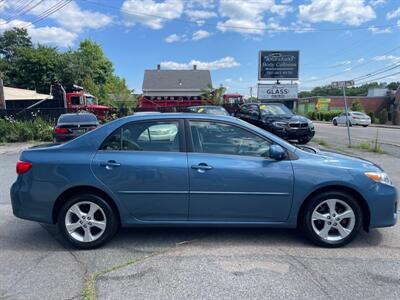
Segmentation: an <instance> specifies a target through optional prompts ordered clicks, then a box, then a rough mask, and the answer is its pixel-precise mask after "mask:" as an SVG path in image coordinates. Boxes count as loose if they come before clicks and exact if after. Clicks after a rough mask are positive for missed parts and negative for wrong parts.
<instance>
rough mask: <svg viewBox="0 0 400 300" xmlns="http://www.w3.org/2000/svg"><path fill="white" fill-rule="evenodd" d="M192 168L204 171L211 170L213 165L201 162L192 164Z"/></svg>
mask: <svg viewBox="0 0 400 300" xmlns="http://www.w3.org/2000/svg"><path fill="white" fill-rule="evenodd" d="M191 168H192V169H194V170H197V171H198V172H199V173H204V172H205V171H208V170H211V169H212V168H213V167H211V166H209V165H207V164H205V163H201V164H198V165H192V166H191Z"/></svg>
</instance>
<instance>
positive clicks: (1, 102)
mask: <svg viewBox="0 0 400 300" xmlns="http://www.w3.org/2000/svg"><path fill="white" fill-rule="evenodd" d="M0 109H6V99H5V97H4V86H3V73H2V72H0Z"/></svg>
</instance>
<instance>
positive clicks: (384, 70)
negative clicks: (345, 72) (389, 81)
mask: <svg viewBox="0 0 400 300" xmlns="http://www.w3.org/2000/svg"><path fill="white" fill-rule="evenodd" d="M398 67H400V64H398V65H394V66H393V65H392V66H386V67H383V68H380V69H378V70H375V71H374V72H371V73H368V74H366V75H363V76H359V77H356V78H353V80H364V79H366V78H368V77H372V76H376V75H379V74H382V73H386V72H388V71H391V70H393V69H397V68H398Z"/></svg>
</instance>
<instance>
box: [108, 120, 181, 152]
mask: <svg viewBox="0 0 400 300" xmlns="http://www.w3.org/2000/svg"><path fill="white" fill-rule="evenodd" d="M179 133H180V132H179V122H178V121H166V122H164V121H160V122H139V123H129V124H126V125H124V126H122V127H121V128H120V129H118V130H116V131H115V132H114V133H113V134H111V135H110V136H109V137H108V138H107V139H106V140H105V142H104V143H103V145H102V147H101V150H120V151H164V152H179V151H180V134H179Z"/></svg>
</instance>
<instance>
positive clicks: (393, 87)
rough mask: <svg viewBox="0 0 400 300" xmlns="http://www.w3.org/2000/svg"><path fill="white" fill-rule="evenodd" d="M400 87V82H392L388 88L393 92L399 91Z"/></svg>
mask: <svg viewBox="0 0 400 300" xmlns="http://www.w3.org/2000/svg"><path fill="white" fill-rule="evenodd" d="M399 87H400V82H399V81H397V82H391V83H389V84H388V85H387V88H388V89H390V90H392V91H395V90H397V89H398V88H399Z"/></svg>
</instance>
